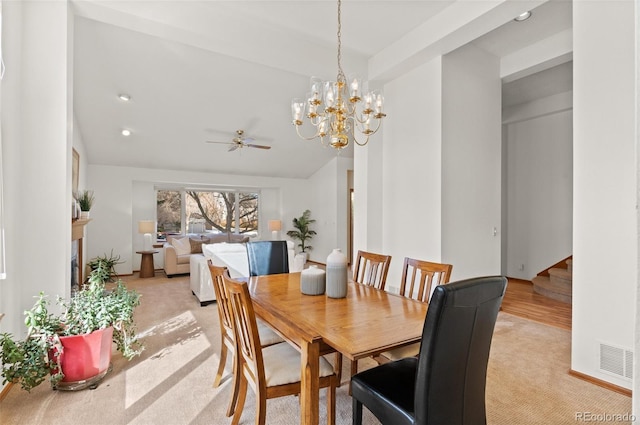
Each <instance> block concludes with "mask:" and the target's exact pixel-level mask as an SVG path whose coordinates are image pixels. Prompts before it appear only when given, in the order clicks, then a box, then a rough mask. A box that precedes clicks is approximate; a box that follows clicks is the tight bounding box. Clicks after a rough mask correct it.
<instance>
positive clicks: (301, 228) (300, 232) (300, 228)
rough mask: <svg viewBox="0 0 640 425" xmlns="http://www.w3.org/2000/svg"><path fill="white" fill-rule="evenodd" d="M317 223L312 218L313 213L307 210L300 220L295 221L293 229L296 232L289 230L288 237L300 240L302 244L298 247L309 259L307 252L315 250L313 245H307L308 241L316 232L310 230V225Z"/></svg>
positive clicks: (295, 219)
mask: <svg viewBox="0 0 640 425" xmlns="http://www.w3.org/2000/svg"><path fill="white" fill-rule="evenodd" d="M312 223H315V220H314V219H312V218H311V211H309V210H305V211H304V212H303V213H302V215H301V216H300V217H298V218H294V219H293V227H295V228H296V230H289V231H288V232H287V236H289V237H290V238H293V239H298V240H299V241H300V243H299V244H298V246H299V247H300V250H301V252H302V254H303V255H304V256H305V260H306V258H307V255H308V253H307V251H308V250H311V248H313V247H312V246H311V245H307V241H308V240H310V239H311V238H312V237H313V236H314V235H315V234H316V231H315V230H311V229H309V225H310V224H312Z"/></svg>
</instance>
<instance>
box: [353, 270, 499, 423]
mask: <svg viewBox="0 0 640 425" xmlns="http://www.w3.org/2000/svg"><path fill="white" fill-rule="evenodd" d="M506 287H507V279H506V278H504V277H501V276H495V277H481V278H474V279H467V280H462V281H458V282H454V283H450V284H448V285H442V286H438V287H436V289H435V291H434V293H433V296H432V298H431V302H430V303H429V310H427V317H426V319H425V323H424V327H423V331H422V342H421V346H420V354H419V355H418V357H409V358H405V359H401V360H397V361H394V362H390V363H386V364H383V365H380V366H376V367H374V368H372V369H368V370H365V371H363V372H360V373H358V374H357V375H355V376H353V377H352V378H351V396H352V398H353V424H354V425H361V424H362V406H363V405H364V406H366V407H367V409H369V410H370V411H371V413H373V415H374V416H376V417H377V418H378V420H379V421H380V422H381V423H382V424H383V425H404V424H412V425H427V424H428V425H458V424H459V425H475V424H482V425H484V424H486V423H487V419H486V411H485V386H486V376H487V363H488V361H489V349H490V347H491V339H492V337H493V329H494V327H495V323H496V319H497V316H498V311H499V310H500V305H501V304H502V298H503V297H504V293H505V290H506Z"/></svg>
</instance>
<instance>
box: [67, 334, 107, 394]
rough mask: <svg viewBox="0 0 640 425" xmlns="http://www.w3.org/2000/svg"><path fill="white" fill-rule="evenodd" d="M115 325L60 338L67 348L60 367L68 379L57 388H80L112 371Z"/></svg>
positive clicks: (95, 381) (95, 384)
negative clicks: (84, 333)
mask: <svg viewBox="0 0 640 425" xmlns="http://www.w3.org/2000/svg"><path fill="white" fill-rule="evenodd" d="M112 341H113V327H109V328H106V329H100V330H97V331H94V332H92V333H90V334H86V335H72V336H63V337H60V342H61V343H62V346H63V347H64V351H63V352H62V355H61V356H60V367H61V368H62V372H63V373H64V379H63V380H62V381H61V382H60V383H58V385H57V386H56V388H58V389H61V390H78V389H83V388H86V387H90V386H92V385H93V386H97V383H98V382H99V381H100V380H101V379H102V378H104V376H105V375H106V374H107V373H108V372H109V369H110V365H111V345H112Z"/></svg>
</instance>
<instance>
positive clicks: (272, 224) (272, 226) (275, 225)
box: [269, 220, 282, 232]
mask: <svg viewBox="0 0 640 425" xmlns="http://www.w3.org/2000/svg"><path fill="white" fill-rule="evenodd" d="M269 230H270V231H272V232H279V231H280V230H282V221H280V220H269Z"/></svg>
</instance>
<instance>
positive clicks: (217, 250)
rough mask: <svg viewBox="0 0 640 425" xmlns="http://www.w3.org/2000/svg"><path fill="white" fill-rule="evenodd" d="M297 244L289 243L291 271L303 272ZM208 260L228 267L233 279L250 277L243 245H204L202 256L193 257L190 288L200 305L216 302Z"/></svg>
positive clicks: (302, 258) (302, 259) (191, 260)
mask: <svg viewBox="0 0 640 425" xmlns="http://www.w3.org/2000/svg"><path fill="white" fill-rule="evenodd" d="M294 246H295V244H294V243H293V242H291V241H287V248H288V254H289V258H288V261H289V271H291V272H295V271H301V270H302V269H303V268H304V257H303V256H301V255H295V251H294ZM208 260H211V262H212V263H213V265H214V266H220V267H227V268H228V269H229V275H230V276H231V277H232V278H240V277H249V259H248V257H247V248H246V245H245V244H243V243H224V242H223V243H215V244H206V245H202V254H200V255H195V254H194V255H191V259H190V260H189V261H190V269H191V277H190V287H191V292H193V294H194V295H195V296H196V298H197V299H198V301H199V302H200V305H202V306H204V305H206V304H209V303H211V302H213V301H215V299H216V296H215V293H214V291H213V282H212V281H211V273H210V272H209V265H208V263H207V262H208Z"/></svg>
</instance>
